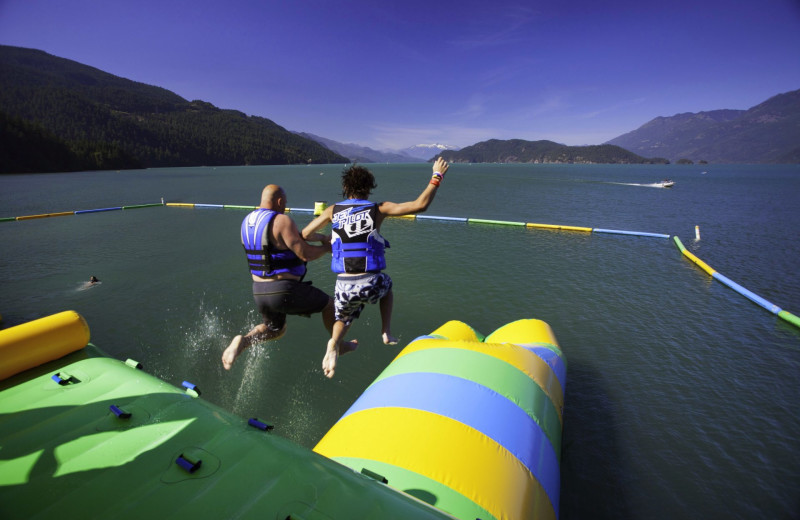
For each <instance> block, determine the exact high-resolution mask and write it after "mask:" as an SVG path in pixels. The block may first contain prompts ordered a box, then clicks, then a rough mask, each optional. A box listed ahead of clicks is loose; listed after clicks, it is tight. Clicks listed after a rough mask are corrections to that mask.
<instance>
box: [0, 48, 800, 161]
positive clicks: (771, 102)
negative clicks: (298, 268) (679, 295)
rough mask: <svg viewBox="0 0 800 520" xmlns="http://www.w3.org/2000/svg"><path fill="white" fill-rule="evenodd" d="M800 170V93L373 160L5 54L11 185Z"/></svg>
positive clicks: (87, 70)
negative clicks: (297, 170)
mask: <svg viewBox="0 0 800 520" xmlns="http://www.w3.org/2000/svg"><path fill="white" fill-rule="evenodd" d="M437 155H442V156H444V157H446V158H448V159H449V160H452V161H457V162H458V161H460V162H579V163H580V162H586V163H592V162H617V163H643V162H664V163H666V162H670V161H678V162H683V161H707V162H716V163H736V162H742V163H743V162H749V163H797V162H800V90H797V91H792V92H787V93H784V94H779V95H777V96H774V97H772V98H770V99H768V100H766V101H765V102H763V103H761V104H759V105H756V106H754V107H752V108H750V109H749V110H714V111H709V112H700V113H697V114H693V113H687V114H677V115H674V116H671V117H657V118H655V119H653V120H652V121H650V122H648V123H646V124H644V125H643V126H641V127H640V128H638V129H636V130H634V131H632V132H629V133H627V134H624V135H621V136H619V137H616V138H614V139H612V140H610V141H608V142H607V143H604V144H602V145H593V146H566V145H563V144H559V143H554V142H552V141H524V140H520V139H510V140H506V141H500V140H497V139H490V140H488V141H483V142H481V143H476V144H474V145H471V146H468V147H466V148H463V149H460V150H459V149H458V148H456V147H452V146H446V145H441V144H431V145H416V146H412V147H409V148H406V149H403V150H382V151H378V150H373V149H371V148H368V147H364V146H360V145H358V144H352V143H351V144H343V143H338V142H336V141H334V140H332V139H328V138H325V137H320V136H316V135H313V134H308V133H302V132H291V131H289V130H287V129H285V128H283V127H281V126H280V125H278V124H276V123H275V122H273V121H271V120H269V119H266V118H264V117H257V116H247V115H246V114H243V113H242V112H239V111H236V110H228V109H222V108H218V107H215V106H214V105H212V104H211V103H208V102H205V101H202V100H194V101H188V100H186V99H184V98H182V97H180V96H178V95H177V94H175V93H173V92H170V91H168V90H166V89H163V88H160V87H156V86H150V85H145V84H143V83H139V82H136V81H132V80H129V79H125V78H120V77H118V76H114V75H112V74H108V73H106V72H103V71H101V70H98V69H96V68H93V67H90V66H87V65H83V64H80V63H77V62H75V61H71V60H67V59H64V58H58V57H55V56H52V55H50V54H47V53H45V52H43V51H39V50H35V49H24V48H20V47H10V46H5V45H0V173H4V172H15V173H26V172H40V171H75V170H90V169H124V168H142V167H157V166H163V167H167V166H200V165H209V166H211V165H246V164H308V163H348V162H354V161H359V162H422V161H429V160H432V158H434V157H435V156H437Z"/></svg>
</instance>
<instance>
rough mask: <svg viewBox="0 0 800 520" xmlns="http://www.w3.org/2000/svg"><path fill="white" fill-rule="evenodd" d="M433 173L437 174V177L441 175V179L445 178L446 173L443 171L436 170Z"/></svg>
mask: <svg viewBox="0 0 800 520" xmlns="http://www.w3.org/2000/svg"><path fill="white" fill-rule="evenodd" d="M433 174H434V175H436V176H437V177H439V178H440V179H444V174H443V173H441V172H436V171H435V172H433Z"/></svg>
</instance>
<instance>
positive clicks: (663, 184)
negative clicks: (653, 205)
mask: <svg viewBox="0 0 800 520" xmlns="http://www.w3.org/2000/svg"><path fill="white" fill-rule="evenodd" d="M659 184H660V185H661V187H662V188H671V187H672V186H673V185H674V184H675V181H673V180H670V179H664V180H663V181H661V182H660V183H659Z"/></svg>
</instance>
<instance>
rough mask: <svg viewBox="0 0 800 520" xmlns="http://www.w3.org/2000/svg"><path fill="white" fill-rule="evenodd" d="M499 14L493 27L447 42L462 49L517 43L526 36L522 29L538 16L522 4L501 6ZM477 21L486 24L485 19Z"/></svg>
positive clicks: (534, 11) (483, 25)
mask: <svg viewBox="0 0 800 520" xmlns="http://www.w3.org/2000/svg"><path fill="white" fill-rule="evenodd" d="M499 15H500V16H499V18H498V20H497V23H495V24H494V27H491V28H488V29H483V30H475V31H472V32H470V33H469V35H468V36H464V37H461V38H457V39H452V40H450V42H449V43H450V44H451V45H453V46H454V47H456V48H459V49H462V50H475V49H479V48H484V47H497V46H501V45H509V44H514V43H519V42H520V41H523V40H524V39H525V38H527V33H526V32H525V31H523V28H525V27H526V26H527V25H528V24H530V23H532V22H533V21H535V20H536V19H537V18H538V16H539V15H538V12H537V11H536V10H534V9H531V8H530V7H527V6H524V5H511V6H503V11H502V12H500V13H499ZM479 22H480V23H481V24H482V27H485V26H486V21H485V20H479ZM498 24H499V27H498V26H497V25H498Z"/></svg>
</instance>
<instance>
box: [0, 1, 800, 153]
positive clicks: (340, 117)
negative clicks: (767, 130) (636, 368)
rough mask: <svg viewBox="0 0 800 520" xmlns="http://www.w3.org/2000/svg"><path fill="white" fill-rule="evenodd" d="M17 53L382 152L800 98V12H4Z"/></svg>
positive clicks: (570, 140) (526, 5) (604, 134)
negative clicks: (784, 96)
mask: <svg viewBox="0 0 800 520" xmlns="http://www.w3.org/2000/svg"><path fill="white" fill-rule="evenodd" d="M0 44H5V45H16V46H20V47H29V48H35V49H41V50H44V51H46V52H48V53H50V54H53V55H56V56H60V57H63V58H68V59H71V60H75V61H78V62H81V63H84V64H87V65H91V66H93V67H96V68H99V69H101V70H104V71H107V72H110V73H112V74H115V75H118V76H122V77H125V78H128V79H132V80H136V81H140V82H143V83H147V84H151V85H157V86H160V87H164V88H167V89H169V90H171V91H173V92H175V93H177V94H178V95H180V96H182V97H184V98H186V99H189V100H193V99H202V100H204V101H208V102H211V103H213V104H214V105H216V106H218V107H221V108H230V109H235V110H240V111H242V112H245V113H247V114H250V115H257V116H262V117H266V118H269V119H271V120H273V121H275V122H276V123H278V124H279V125H281V126H283V127H285V128H287V129H289V130H295V131H304V132H310V133H313V134H317V135H320V136H323V137H327V138H330V139H334V140H336V141H341V142H345V143H358V144H361V145H364V146H370V147H372V148H376V149H400V148H405V147H407V146H411V145H414V144H420V143H433V142H439V143H444V144H449V145H455V146H459V147H464V146H468V145H470V144H474V143H476V142H479V141H483V140H486V139H492V138H496V139H513V138H517V139H527V140H537V139H550V140H553V141H557V142H560V143H564V144H569V145H581V144H601V143H603V142H605V141H608V140H610V139H613V138H614V137H617V136H618V135H621V134H623V133H626V132H629V131H631V130H634V129H636V128H638V127H639V126H641V125H643V124H644V123H646V122H648V121H649V120H651V119H652V118H654V117H658V116H672V115H675V114H678V113H682V112H700V111H704V110H716V109H723V108H732V109H747V108H750V107H752V106H754V105H756V104H758V103H761V102H762V101H765V100H766V99H768V98H769V97H771V96H773V95H776V94H779V93H782V92H787V91H790V90H796V89H799V88H800V0H725V1H720V0H692V1H686V0H673V1H663V0H659V1H658V2H655V1H648V0H639V1H629V0H615V1H614V2H610V3H606V2H598V1H596V0H592V1H587V0H580V1H570V0H529V1H524V2H510V1H505V0H495V1H487V0H484V1H472V0H461V1H457V2H456V1H440V2H437V1H435V0H433V1H428V2H420V1H417V0H403V1H401V2H381V1H375V0H372V1H347V0H340V1H338V2H326V1H321V0H297V1H292V0H280V1H274V0H262V1H253V0H225V1H219V0H214V1H207V0H175V1H173V0H160V1H151V0H137V1H135V2H119V1H113V0H112V1H109V0H69V1H64V2H57V1H52V0H0Z"/></svg>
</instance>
